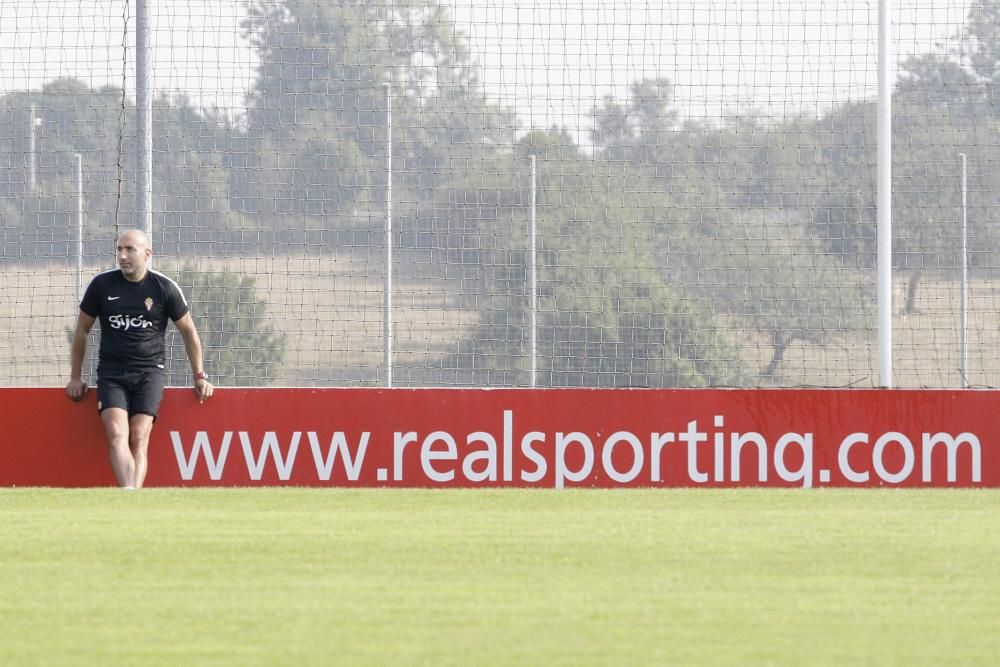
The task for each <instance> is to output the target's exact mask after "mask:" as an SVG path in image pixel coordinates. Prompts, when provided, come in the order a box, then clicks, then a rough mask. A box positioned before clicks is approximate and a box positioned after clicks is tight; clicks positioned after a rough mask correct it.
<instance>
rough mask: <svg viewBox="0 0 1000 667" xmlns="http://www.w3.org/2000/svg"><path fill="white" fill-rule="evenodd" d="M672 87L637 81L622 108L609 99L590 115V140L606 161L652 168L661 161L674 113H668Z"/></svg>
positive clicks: (673, 126)
mask: <svg viewBox="0 0 1000 667" xmlns="http://www.w3.org/2000/svg"><path fill="white" fill-rule="evenodd" d="M673 99H674V84H673V82H672V81H671V80H670V79H668V78H666V77H657V78H652V79H640V80H638V81H635V82H633V83H632V85H630V86H629V97H628V101H627V102H626V103H625V104H620V103H618V102H615V101H614V99H613V98H612V97H610V96H606V97H605V98H604V102H603V105H602V106H600V107H595V108H594V109H593V110H592V112H591V115H592V116H593V119H594V128H593V129H592V130H591V133H590V137H591V139H592V140H593V142H594V145H595V146H596V147H598V148H599V149H602V150H603V151H604V157H605V158H606V159H609V160H627V161H629V162H634V163H640V164H656V163H657V162H660V161H662V160H663V159H664V155H665V150H666V149H667V148H669V146H670V134H671V132H672V131H673V130H675V129H676V125H677V112H676V111H675V110H673V109H671V105H672V104H673Z"/></svg>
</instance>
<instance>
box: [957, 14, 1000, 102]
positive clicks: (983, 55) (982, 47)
mask: <svg viewBox="0 0 1000 667" xmlns="http://www.w3.org/2000/svg"><path fill="white" fill-rule="evenodd" d="M964 37H965V39H966V42H967V43H966V45H965V46H966V48H967V54H968V59H969V63H970V64H971V66H972V71H973V72H974V73H975V74H976V76H977V77H978V78H979V81H981V82H982V85H983V87H984V89H985V96H986V101H987V103H988V104H989V105H990V108H991V109H992V110H993V112H994V113H995V112H997V111H998V110H1000V3H998V2H997V1H996V0H974V2H972V3H971V4H970V5H969V10H968V14H966V30H965V33H964Z"/></svg>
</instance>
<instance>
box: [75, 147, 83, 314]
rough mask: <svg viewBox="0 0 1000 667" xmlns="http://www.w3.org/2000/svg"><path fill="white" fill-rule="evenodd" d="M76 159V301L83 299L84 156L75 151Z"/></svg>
mask: <svg viewBox="0 0 1000 667" xmlns="http://www.w3.org/2000/svg"><path fill="white" fill-rule="evenodd" d="M73 158H74V160H75V161H76V302H77V303H78V304H79V303H80V302H81V301H82V300H83V156H82V155H80V154H79V153H74V154H73Z"/></svg>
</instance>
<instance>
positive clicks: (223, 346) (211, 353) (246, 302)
mask: <svg viewBox="0 0 1000 667" xmlns="http://www.w3.org/2000/svg"><path fill="white" fill-rule="evenodd" d="M164 271H165V272H166V273H168V275H172V276H173V277H174V279H175V280H176V281H177V283H178V284H179V285H180V286H181V287H182V288H183V289H184V293H185V295H186V296H187V299H188V303H190V304H191V307H192V312H193V317H194V318H195V325H196V326H197V328H198V333H199V335H200V337H201V343H202V347H203V349H204V357H205V368H206V369H207V371H208V373H209V374H211V376H212V382H213V383H214V384H216V385H219V386H260V385H267V384H270V383H271V382H273V381H274V380H275V379H276V378H277V377H278V373H279V371H280V368H281V364H282V362H283V360H284V357H285V350H286V346H287V341H286V338H285V336H284V334H282V333H280V332H278V331H277V330H276V329H275V328H274V326H273V325H272V324H270V323H268V318H267V308H268V306H267V301H265V300H264V299H262V298H260V296H258V294H257V288H256V284H255V280H254V279H253V278H252V277H249V276H245V275H239V274H236V273H232V272H229V271H224V270H220V271H203V270H199V269H197V268H195V267H194V266H191V265H186V266H184V267H183V268H182V269H180V270H179V271H175V272H172V271H171V270H170V268H169V267H166V268H164ZM167 342H168V345H167V354H166V357H167V373H168V383H169V384H172V385H187V384H190V377H191V370H190V367H189V366H188V361H187V354H186V352H185V350H184V342H183V341H182V340H181V338H180V335H178V334H177V332H176V331H174V330H170V333H169V334H168V339H167Z"/></svg>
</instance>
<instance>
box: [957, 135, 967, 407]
mask: <svg viewBox="0 0 1000 667" xmlns="http://www.w3.org/2000/svg"><path fill="white" fill-rule="evenodd" d="M958 157H959V158H961V160H962V283H961V288H960V289H961V295H960V301H961V308H962V312H961V316H960V320H961V321H960V324H959V327H960V330H961V333H960V339H959V351H958V373H959V375H960V376H961V377H962V388H963V389H968V388H969V243H968V238H969V237H968V231H969V226H968V214H967V211H968V209H967V207H966V199H967V197H966V195H967V192H968V190H967V181H966V157H965V153H959V154H958Z"/></svg>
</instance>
